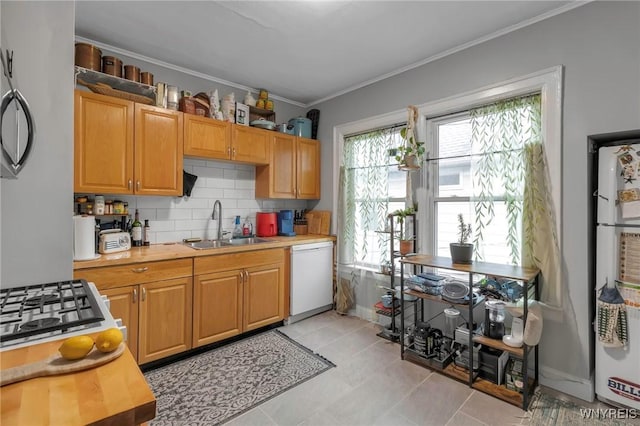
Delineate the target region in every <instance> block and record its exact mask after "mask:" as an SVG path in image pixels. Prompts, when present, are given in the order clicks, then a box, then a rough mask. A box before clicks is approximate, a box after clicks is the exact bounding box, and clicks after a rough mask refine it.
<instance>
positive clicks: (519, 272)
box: [400, 254, 540, 410]
mask: <svg viewBox="0 0 640 426" xmlns="http://www.w3.org/2000/svg"><path fill="white" fill-rule="evenodd" d="M405 266H409V267H413V268H415V267H430V268H438V269H448V270H452V271H459V272H465V273H467V274H468V275H469V284H468V285H469V294H470V295H471V294H472V287H473V276H474V275H475V274H479V275H484V276H492V277H498V278H509V279H513V280H517V281H520V282H522V283H523V296H522V297H523V303H524V305H523V316H522V318H523V320H524V321H525V323H526V318H527V314H528V303H529V300H538V299H539V296H540V293H539V286H538V276H539V275H540V271H539V270H538V269H531V268H521V267H518V266H511V265H500V264H494V263H487V262H473V263H471V264H455V263H452V262H451V259H449V258H445V257H435V256H429V255H422V254H421V255H416V256H413V257H409V258H404V259H401V260H400V290H401V291H400V299H401V303H400V304H401V305H402V303H403V300H404V296H405V294H410V295H412V296H416V297H418V298H419V299H420V300H422V301H423V300H429V301H435V302H440V303H444V304H448V305H450V306H455V307H458V308H463V309H468V315H469V318H468V323H469V324H473V309H474V307H476V306H478V305H479V304H480V303H482V302H483V301H482V300H478V301H477V302H476V303H474V302H473V298H472V297H470V302H469V303H468V304H464V305H460V304H455V303H451V302H449V301H447V300H444V299H442V298H441V297H440V296H432V295H428V294H423V293H420V292H417V291H413V290H409V289H406V290H405V286H404V268H405ZM423 312H424V310H423ZM461 312H462V309H461ZM469 328H470V329H471V328H472V327H469ZM404 330H405V321H404V317H403V316H401V317H400V334H401V335H404ZM474 343H479V344H482V345H485V346H488V347H490V348H494V349H498V350H501V351H507V352H508V353H509V354H510V356H514V357H516V358H519V359H521V360H522V376H523V383H525V385H524V386H523V390H522V393H520V392H517V391H513V390H510V389H507V388H506V386H505V385H497V384H495V383H493V382H491V381H489V380H485V379H482V378H479V377H477V373H476V372H474V371H473V368H468V369H463V368H461V367H456V366H455V365H454V363H450V364H447V365H439V364H438V363H435V362H434V361H433V360H431V359H428V358H426V357H425V356H424V354H421V353H420V352H418V351H415V350H414V349H413V348H411V347H407V346H406V345H405V342H404V339H401V340H400V356H401V357H402V359H406V360H408V361H412V362H415V363H417V364H420V365H422V366H425V367H429V368H432V369H434V370H436V371H437V372H439V373H441V374H444V375H446V376H449V377H452V378H454V379H456V380H459V381H461V382H465V383H467V384H468V385H469V387H471V388H473V389H477V390H479V391H481V392H484V393H487V394H489V395H492V396H494V397H496V398H499V399H501V400H503V401H506V402H508V403H511V404H513V405H516V406H519V407H521V408H522V409H523V410H526V409H527V408H528V406H529V403H530V402H531V396H532V395H533V390H534V389H535V387H536V386H537V385H538V373H539V372H538V345H536V346H527V345H523V347H521V348H513V347H510V346H507V345H505V344H504V343H502V340H497V339H491V338H489V337H485V336H474V335H473V333H472V332H470V333H469V345H468V347H469V361H468V366H473V357H474V355H473V352H474V351H473V349H472V348H473V344H474ZM531 356H533V364H534V366H533V369H534V375H533V377H530V374H529V361H530V360H531Z"/></svg>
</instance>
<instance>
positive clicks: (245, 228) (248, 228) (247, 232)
mask: <svg viewBox="0 0 640 426" xmlns="http://www.w3.org/2000/svg"><path fill="white" fill-rule="evenodd" d="M252 234H253V225H252V224H251V220H249V216H247V218H246V219H245V221H244V223H243V224H242V236H243V237H250V236H251V235H252Z"/></svg>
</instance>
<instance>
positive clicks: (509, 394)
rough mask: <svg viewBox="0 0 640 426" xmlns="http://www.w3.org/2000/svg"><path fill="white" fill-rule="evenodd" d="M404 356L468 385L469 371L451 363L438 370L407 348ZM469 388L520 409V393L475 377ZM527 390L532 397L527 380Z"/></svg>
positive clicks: (531, 389) (530, 386) (531, 384)
mask: <svg viewBox="0 0 640 426" xmlns="http://www.w3.org/2000/svg"><path fill="white" fill-rule="evenodd" d="M404 354H405V360H407V361H411V362H414V363H416V364H420V365H422V366H423V367H427V368H430V369H432V370H434V371H436V372H438V373H440V374H442V375H444V376H448V377H451V378H452V379H455V380H457V381H459V382H462V383H465V384H467V385H468V384H469V370H467V369H466V368H463V367H459V366H457V365H455V363H453V362H452V363H451V364H449V365H447V366H446V367H444V368H438V366H437V365H435V364H434V363H433V362H430V360H429V359H427V358H425V357H424V356H422V355H420V354H418V353H417V352H415V351H414V350H412V349H409V348H406V349H405V353H404ZM471 387H472V388H473V389H476V390H479V391H481V392H484V393H486V394H488V395H492V396H495V397H496V398H498V399H501V400H503V401H505V402H508V403H509V404H513V405H515V406H517V407H521V408H522V404H523V396H522V393H520V392H516V391H512V390H510V389H507V387H506V386H505V385H497V384H495V383H493V382H491V381H489V380H486V379H482V378H480V377H476V378H475V380H474V381H473V384H472V385H471ZM529 389H530V393H529V394H530V395H532V394H533V393H532V392H533V380H532V379H530V380H529Z"/></svg>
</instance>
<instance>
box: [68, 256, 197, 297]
mask: <svg viewBox="0 0 640 426" xmlns="http://www.w3.org/2000/svg"><path fill="white" fill-rule="evenodd" d="M192 274H193V260H192V259H191V258H188V259H177V260H164V261H160V262H144V263H131V264H129V265H118V266H107V267H102V268H93V269H81V270H77V271H74V272H73V278H75V279H80V278H83V279H85V280H87V281H93V282H94V283H95V284H96V286H97V287H98V290H105V289H108V288H117V287H123V286H127V285H133V284H143V283H148V282H153V281H163V280H168V279H172V278H182V277H190V276H192Z"/></svg>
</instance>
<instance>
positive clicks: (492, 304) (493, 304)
mask: <svg viewBox="0 0 640 426" xmlns="http://www.w3.org/2000/svg"><path fill="white" fill-rule="evenodd" d="M484 308H485V311H484V335H485V336H487V337H491V338H492V339H502V336H504V308H505V303H504V302H501V301H499V300H487V301H486V302H485V303H484Z"/></svg>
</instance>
